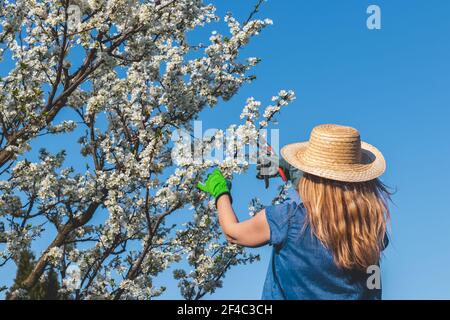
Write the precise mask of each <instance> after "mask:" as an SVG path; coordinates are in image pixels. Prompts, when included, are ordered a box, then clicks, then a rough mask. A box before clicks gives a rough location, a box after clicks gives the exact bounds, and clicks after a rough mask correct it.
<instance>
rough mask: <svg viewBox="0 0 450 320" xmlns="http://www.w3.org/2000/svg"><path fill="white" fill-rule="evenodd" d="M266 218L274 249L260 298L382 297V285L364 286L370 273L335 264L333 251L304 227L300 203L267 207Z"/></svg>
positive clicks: (330, 298)
mask: <svg viewBox="0 0 450 320" xmlns="http://www.w3.org/2000/svg"><path fill="white" fill-rule="evenodd" d="M266 217H267V222H268V223H269V227H270V241H269V244H270V245H272V246H273V250H272V257H271V260H270V264H269V268H268V271H267V276H266V280H265V283H264V289H263V294H262V299H264V300H278V299H287V300H297V299H301V300H307V299H314V300H317V299H325V300H337V299H338V300H343V299H345V300H349V299H350V300H357V299H369V300H379V299H381V288H380V289H369V288H368V286H367V279H368V277H369V276H370V275H371V274H368V273H366V272H362V271H358V270H346V269H341V268H338V267H337V266H336V264H335V263H334V261H333V255H332V253H331V252H330V251H329V250H328V249H327V248H325V247H324V246H323V245H322V243H321V242H320V241H319V240H318V239H317V238H316V237H315V236H314V235H313V234H312V233H311V229H310V228H309V226H306V228H305V227H304V219H305V207H304V206H303V204H300V205H298V204H297V203H295V202H292V203H288V204H282V205H275V206H270V207H267V208H266ZM386 240H387V238H386ZM386 240H385V246H386V245H387V242H386Z"/></svg>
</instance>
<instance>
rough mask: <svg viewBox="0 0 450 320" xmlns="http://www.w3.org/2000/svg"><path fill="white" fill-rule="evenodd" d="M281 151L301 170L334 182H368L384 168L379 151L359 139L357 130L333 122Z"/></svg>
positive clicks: (318, 127) (287, 159) (286, 158)
mask: <svg viewBox="0 0 450 320" xmlns="http://www.w3.org/2000/svg"><path fill="white" fill-rule="evenodd" d="M281 154H282V156H283V157H284V159H285V160H286V161H287V162H288V163H290V164H291V165H293V166H294V167H296V168H298V169H300V170H302V171H303V172H307V173H310V174H313V175H316V176H319V177H323V178H328V179H332V180H337V181H344V182H363V181H369V180H372V179H375V178H377V177H379V176H381V175H382V174H383V173H384V171H385V169H386V162H385V160H384V157H383V155H382V154H381V152H380V151H378V149H377V148H375V147H374V146H372V145H370V144H368V143H366V142H362V141H361V138H360V135H359V132H358V130H356V129H354V128H352V127H346V126H340V125H335V124H324V125H320V126H317V127H315V128H314V129H313V130H312V132H311V136H310V138H309V141H307V142H298V143H293V144H289V145H287V146H285V147H283V148H282V149H281Z"/></svg>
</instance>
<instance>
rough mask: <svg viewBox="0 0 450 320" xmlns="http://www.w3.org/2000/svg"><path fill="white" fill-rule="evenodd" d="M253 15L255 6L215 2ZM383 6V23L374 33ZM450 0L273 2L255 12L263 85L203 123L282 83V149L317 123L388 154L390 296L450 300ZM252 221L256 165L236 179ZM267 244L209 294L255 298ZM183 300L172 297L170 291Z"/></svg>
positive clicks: (259, 190)
mask: <svg viewBox="0 0 450 320" xmlns="http://www.w3.org/2000/svg"><path fill="white" fill-rule="evenodd" d="M217 3H218V6H219V12H220V13H223V12H225V11H227V10H231V11H232V12H236V13H237V14H238V15H239V16H240V17H244V16H246V14H247V12H248V10H249V8H250V7H251V4H252V3H253V1H242V0H241V1H238V0H234V1H226V2H225V1H217ZM370 4H377V5H379V6H380V7H381V11H382V29H381V30H372V31H371V30H368V29H367V27H366V19H367V14H366V9H367V7H368V6H369V5H370ZM449 14H450V1H447V0H433V1H423V0H408V1H406V0H396V1H392V0H391V1H380V0H373V1H364V0H345V1H336V0H314V1H292V0H291V1H287V0H284V1H281V0H277V1H275V0H269V1H268V2H267V3H266V4H265V5H264V6H263V8H262V10H261V12H260V14H259V16H260V17H270V18H271V19H273V21H274V25H273V26H272V27H270V28H268V29H266V30H265V31H264V32H262V33H261V35H260V36H259V37H258V38H256V39H255V41H254V42H252V43H251V45H250V46H249V47H248V49H247V50H246V51H245V52H244V53H245V54H248V55H250V56H253V55H255V56H259V57H261V58H262V63H261V64H260V65H259V66H258V67H257V68H256V71H255V72H256V75H257V76H258V80H257V81H255V82H254V83H253V84H252V85H250V86H247V87H246V88H245V89H244V90H242V91H241V92H240V94H239V95H238V96H236V97H235V98H234V99H233V100H232V101H231V102H230V103H229V104H228V105H223V108H221V109H220V110H214V111H213V112H208V113H207V114H206V115H205V116H204V126H207V127H220V128H225V127H226V125H228V124H229V123H231V122H233V121H236V119H237V118H238V115H239V112H240V109H241V107H242V105H243V103H244V102H245V98H246V97H247V96H255V98H256V99H261V100H262V101H265V102H268V100H269V99H270V97H271V95H272V94H274V93H276V92H277V90H279V89H281V88H286V89H293V90H295V91H296V93H297V100H296V101H295V102H294V103H293V104H292V105H290V106H288V107H287V108H286V109H285V110H284V111H283V112H282V114H281V116H279V117H278V120H279V125H278V127H279V129H280V140H281V145H284V144H287V143H291V142H294V141H298V140H306V139H307V138H308V135H309V132H310V130H311V129H312V128H313V127H314V126H315V125H317V124H320V123H338V124H346V125H351V126H354V127H356V128H358V129H359V130H360V132H361V134H362V138H363V139H365V140H367V141H369V142H370V143H372V144H374V145H376V146H378V147H379V149H380V150H382V152H383V153H384V155H385V158H386V160H387V164H388V167H387V171H386V174H385V175H384V177H383V180H384V182H385V183H387V184H388V185H390V186H392V187H394V188H397V193H396V194H395V195H394V197H393V200H394V202H395V205H393V206H392V238H391V245H390V246H389V248H388V249H387V250H386V252H385V257H384V260H383V263H382V273H383V289H384V298H386V299H411V298H412V299H416V298H424V299H431V298H432V299H442V298H447V299H449V298H450V285H449V283H450V204H449V203H448V199H450V188H449V181H450V142H449V138H450V126H449V120H450V38H449V34H450V19H449ZM233 188H234V189H233V193H234V194H235V195H239V196H238V197H236V196H235V199H236V201H235V204H236V209H237V211H238V212H240V218H242V219H244V218H247V213H246V207H247V203H248V201H249V200H250V199H251V198H252V197H253V196H254V195H257V196H260V197H261V198H262V199H266V201H268V200H269V198H270V197H271V196H273V194H274V192H275V190H273V189H270V190H269V191H266V190H265V189H264V186H263V183H261V182H260V181H257V180H256V179H255V178H254V168H252V170H250V172H249V173H248V174H247V175H245V176H240V177H237V178H236V179H235V181H234V184H233ZM270 250H271V248H270V247H265V248H261V249H257V250H255V251H256V252H259V253H260V254H261V257H262V259H261V261H260V262H259V263H256V264H254V265H251V266H244V267H238V268H235V269H233V270H232V271H231V272H230V273H229V274H228V275H227V277H226V279H225V281H224V286H223V288H222V289H219V290H218V291H217V292H216V293H215V294H214V295H213V296H212V298H215V299H221V298H224V299H227V298H259V297H260V294H261V290H262V285H263V281H264V278H265V273H266V270H267V265H268V262H269V257H270ZM167 296H168V297H174V298H175V297H176V296H177V295H176V294H173V295H172V294H170V293H169V294H168V295H167Z"/></svg>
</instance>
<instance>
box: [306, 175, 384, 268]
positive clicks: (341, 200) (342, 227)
mask: <svg viewBox="0 0 450 320" xmlns="http://www.w3.org/2000/svg"><path fill="white" fill-rule="evenodd" d="M298 192H299V194H300V196H301V198H302V200H303V203H304V205H305V208H306V220H305V226H306V225H309V226H310V228H311V231H312V232H313V234H314V235H315V236H316V237H317V238H318V239H319V240H320V241H321V242H322V243H323V244H324V245H325V246H326V247H327V248H328V249H330V250H331V252H332V254H333V258H334V262H335V263H336V265H337V266H338V267H341V268H345V269H361V270H366V268H367V267H368V266H370V265H374V264H378V262H379V259H380V254H381V251H382V249H383V246H384V237H385V234H386V224H387V221H388V220H389V219H390V214H389V209H388V206H387V202H388V200H389V199H390V195H391V193H390V192H389V191H388V190H387V188H386V186H385V185H384V184H383V183H381V182H380V181H379V180H378V179H374V180H370V181H367V182H339V181H334V180H329V179H325V178H321V177H318V176H315V175H312V174H307V173H305V174H304V175H303V177H302V179H301V180H300V182H299V185H298Z"/></svg>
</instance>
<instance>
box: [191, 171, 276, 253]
mask: <svg viewBox="0 0 450 320" xmlns="http://www.w3.org/2000/svg"><path fill="white" fill-rule="evenodd" d="M198 187H199V189H201V190H203V191H205V192H208V193H209V194H211V195H212V196H213V197H214V198H215V199H216V206H217V211H218V214H219V223H220V226H221V227H222V230H223V232H224V234H225V236H226V238H227V240H228V241H230V242H232V243H236V244H239V245H242V246H246V247H259V246H262V245H264V244H266V243H268V242H269V239H270V229H269V224H268V223H267V220H266V212H265V210H261V211H260V212H258V213H257V214H256V215H255V216H254V217H253V218H251V219H248V220H246V221H243V222H239V221H238V219H237V217H236V214H235V213H234V210H233V207H232V206H231V196H230V188H231V185H230V184H229V183H228V182H227V180H226V179H225V178H224V177H223V176H222V173H221V172H220V170H219V169H215V170H214V171H213V173H211V174H210V175H209V176H208V178H207V179H206V181H205V183H199V185H198Z"/></svg>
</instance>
